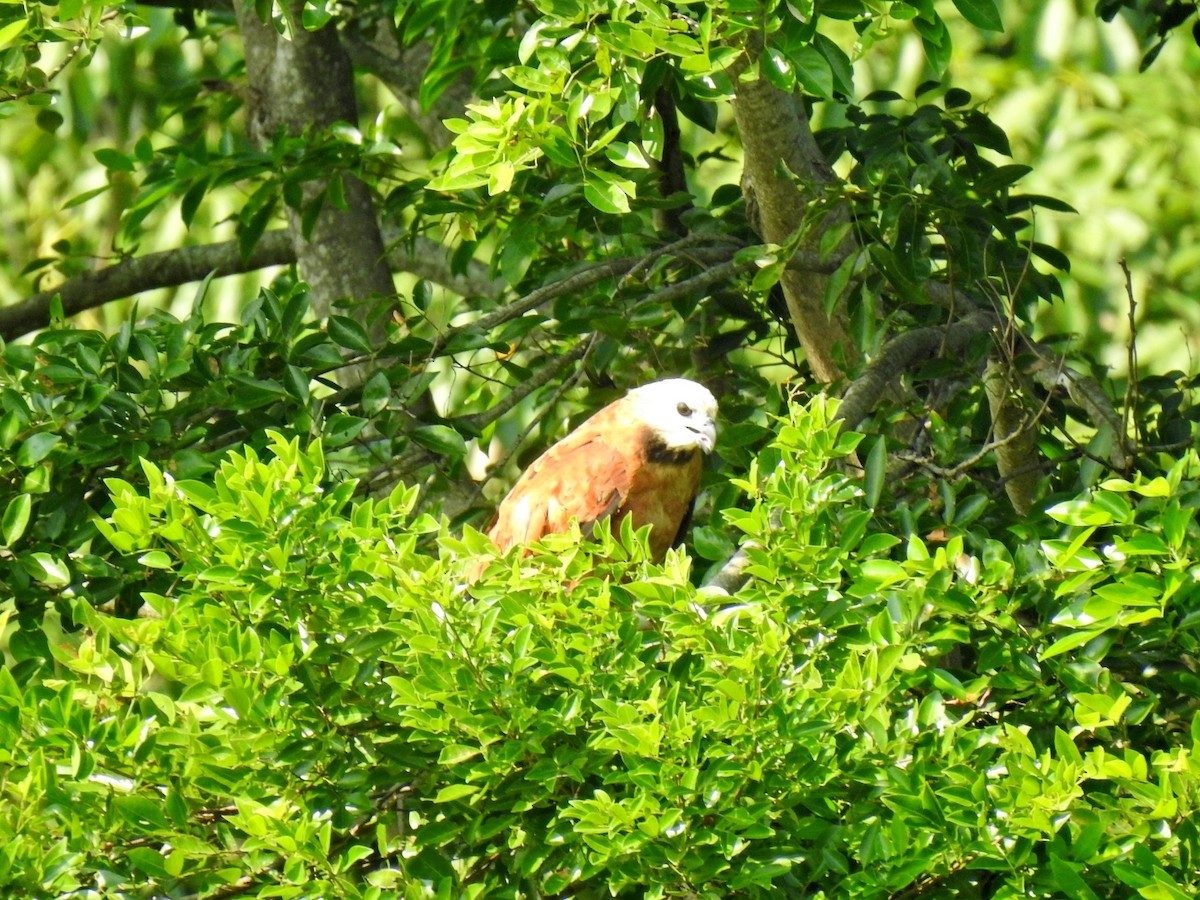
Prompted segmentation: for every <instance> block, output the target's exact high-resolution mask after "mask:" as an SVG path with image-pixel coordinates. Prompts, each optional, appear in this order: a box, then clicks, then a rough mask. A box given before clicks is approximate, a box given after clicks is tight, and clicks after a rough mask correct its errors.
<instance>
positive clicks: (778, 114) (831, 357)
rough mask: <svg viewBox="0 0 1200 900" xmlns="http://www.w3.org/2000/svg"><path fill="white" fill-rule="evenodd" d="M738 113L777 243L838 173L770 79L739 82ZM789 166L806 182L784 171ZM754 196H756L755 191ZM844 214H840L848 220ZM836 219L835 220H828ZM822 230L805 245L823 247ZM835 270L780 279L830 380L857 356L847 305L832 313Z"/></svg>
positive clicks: (752, 183)
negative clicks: (828, 292) (828, 296)
mask: <svg viewBox="0 0 1200 900" xmlns="http://www.w3.org/2000/svg"><path fill="white" fill-rule="evenodd" d="M733 113H734V118H735V119H736V120H737V126H738V132H739V133H740V135H741V139H742V151H743V153H744V155H745V159H744V161H743V165H744V170H743V173H744V174H743V180H742V183H743V187H746V186H747V185H748V186H749V188H750V189H751V190H752V191H753V199H754V201H755V203H756V204H757V209H758V228H759V234H760V236H761V237H762V239H763V240H764V241H766V242H767V243H771V244H784V243H787V242H788V240H789V239H790V238H791V237H792V235H794V234H795V233H796V231H797V229H799V228H800V226H801V224H802V223H803V221H804V217H805V214H806V212H807V211H808V209H809V206H810V205H811V204H812V202H813V201H814V200H815V199H816V198H817V195H818V194H819V192H820V189H821V187H822V186H824V185H828V184H833V183H834V182H835V181H836V179H837V176H836V175H835V174H834V172H833V170H832V169H831V168H830V167H829V164H828V163H827V162H826V161H825V159H824V158H823V157H822V156H821V152H820V150H819V149H818V147H817V143H816V140H815V139H814V137H813V133H812V129H811V127H810V126H809V122H808V116H807V114H806V113H805V111H804V108H803V107H802V106H801V104H800V103H799V102H798V101H797V98H795V97H793V96H791V95H789V94H785V93H784V92H783V91H780V90H779V89H778V88H775V87H773V86H772V85H770V84H768V83H767V82H766V81H764V80H762V79H758V80H755V81H748V82H742V83H739V84H738V88H737V96H736V97H734V100H733ZM781 166H783V167H785V168H786V169H787V170H788V171H789V172H791V173H792V174H793V175H794V176H796V178H798V179H799V180H800V181H801V182H803V183H805V184H807V185H809V186H810V187H809V189H807V190H802V189H801V188H800V187H799V186H798V185H797V184H796V183H795V181H794V180H792V179H790V178H788V177H786V176H784V175H783V174H782V173H781V171H780V167H781ZM748 199H749V198H748ZM843 220H844V219H843V218H842V217H841V216H837V217H836V219H835V220H834V221H843ZM830 224H833V222H831V221H829V219H827V220H826V221H825V222H824V223H822V225H823V226H824V227H828V226H829V225H830ZM819 242H820V229H819V228H815V229H813V233H811V234H810V235H809V236H808V237H806V238H805V240H804V242H803V243H802V245H801V248H800V249H801V250H806V251H810V252H811V251H815V250H816V248H817V245H818V243H819ZM828 281H829V279H828V276H825V275H821V274H817V273H799V272H795V271H790V270H789V271H785V272H784V274H783V276H782V277H781V278H780V284H781V285H782V287H783V292H784V296H785V297H786V298H787V306H788V312H789V314H790V316H791V320H792V326H793V327H794V328H795V329H796V335H797V337H799V339H800V344H801V346H802V347H803V348H804V353H805V356H806V357H807V359H808V362H809V365H811V366H812V369H813V373H814V374H815V375H816V377H817V378H818V379H819V380H820V381H822V382H824V383H826V384H828V383H829V382H832V381H836V380H837V379H838V378H840V377H841V376H842V375H843V374H845V367H846V366H847V365H849V364H851V363H852V362H853V361H854V359H855V357H856V356H857V349H856V348H855V347H854V345H853V344H852V342H851V341H850V337H849V332H848V330H847V326H846V321H845V312H844V310H843V309H842V307H841V305H840V304H839V305H838V307H837V308H835V309H834V313H833V316H832V317H830V316H828V315H826V314H825V287H826V285H827V284H828Z"/></svg>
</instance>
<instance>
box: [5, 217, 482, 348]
mask: <svg viewBox="0 0 1200 900" xmlns="http://www.w3.org/2000/svg"><path fill="white" fill-rule="evenodd" d="M392 240H393V241H394V243H393V245H392V247H391V249H390V250H388V252H387V256H386V259H387V263H388V265H389V266H390V267H391V268H392V269H393V270H394V271H396V272H407V273H409V274H411V275H416V276H417V277H418V278H425V279H427V280H429V281H431V282H433V283H434V284H436V285H439V286H440V287H443V288H445V289H446V290H448V291H450V292H451V293H454V294H457V295H459V296H460V297H485V298H487V299H491V300H495V299H498V298H499V297H500V296H502V295H503V293H504V289H505V284H504V282H503V281H502V280H500V279H498V278H492V277H491V276H490V275H489V274H488V271H487V267H486V266H484V265H483V264H481V263H475V262H473V263H471V264H470V266H469V267H468V269H467V272H466V273H465V274H461V275H460V274H457V273H455V272H454V271H452V269H451V266H450V257H451V256H452V254H453V250H452V249H451V248H449V247H447V246H445V245H444V244H439V243H438V242H437V241H433V240H430V239H429V238H425V237H415V238H413V237H407V236H405V237H400V236H396V237H394V238H393V239H392ZM295 261H296V251H295V248H294V247H293V246H292V240H291V236H290V235H289V234H288V232H287V231H286V230H285V229H277V230H275V231H268V232H266V233H265V234H264V235H263V236H262V237H261V238H259V241H258V243H257V244H255V245H254V249H253V250H251V251H250V255H249V256H246V257H243V256H242V255H241V253H240V252H239V251H238V243H237V241H222V242H220V243H216V244H203V245H200V246H194V247H179V248H176V249H174V250H164V251H162V252H160V253H148V254H146V255H145V256H138V257H134V258H131V259H126V260H122V261H121V262H119V263H116V264H115V265H112V266H107V267H106V268H103V269H97V270H96V271H93V272H84V273H82V274H80V275H75V276H73V277H72V278H68V279H67V280H66V281H64V282H63V283H62V284H60V285H58V286H57V287H55V288H53V289H52V290H48V291H41V292H40V293H37V294H33V295H32V296H30V297H27V298H26V299H24V300H22V301H21V302H19V303H14V304H13V305H11V306H4V307H0V338H3V339H4V340H6V341H11V340H13V339H15V338H18V337H21V336H22V335H25V334H29V333H30V332H32V331H37V330H38V329H39V328H45V327H46V326H47V325H49V324H50V306H51V304H52V302H53V300H54V298H55V297H61V298H62V306H63V314H64V315H66V316H68V317H69V316H73V315H77V314H79V313H81V312H84V311H85V310H89V309H95V308H96V307H98V306H103V305H104V304H105V303H110V302H112V301H113V300H123V299H126V298H128V297H133V296H135V295H137V294H140V293H142V292H144V291H153V290H158V289H160V288H174V287H179V286H180V285H183V284H188V283H190V282H194V281H201V280H202V279H204V278H206V277H208V275H210V274H212V273H216V275H217V276H218V277H222V276H226V275H244V274H246V273H247V272H253V271H256V270H258V269H266V268H270V267H271V266H287V265H291V264H292V263H294V262H295Z"/></svg>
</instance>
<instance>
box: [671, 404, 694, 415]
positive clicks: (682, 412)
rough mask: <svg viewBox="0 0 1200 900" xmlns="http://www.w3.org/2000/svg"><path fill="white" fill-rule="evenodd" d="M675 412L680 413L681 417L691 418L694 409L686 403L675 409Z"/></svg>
mask: <svg viewBox="0 0 1200 900" xmlns="http://www.w3.org/2000/svg"><path fill="white" fill-rule="evenodd" d="M675 411H676V412H677V413H679V414H680V415H681V416H690V415H691V414H692V408H691V407H690V406H688V405H687V404H686V403H680V404H679V405H678V406H676V407H675Z"/></svg>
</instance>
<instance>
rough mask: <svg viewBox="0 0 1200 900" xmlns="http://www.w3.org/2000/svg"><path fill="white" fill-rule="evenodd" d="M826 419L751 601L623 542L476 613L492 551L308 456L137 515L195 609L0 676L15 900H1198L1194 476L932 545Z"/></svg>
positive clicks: (1188, 469)
mask: <svg viewBox="0 0 1200 900" xmlns="http://www.w3.org/2000/svg"><path fill="white" fill-rule="evenodd" d="M832 412H833V407H832V404H829V403H826V402H824V401H822V400H820V399H818V400H816V401H814V402H813V403H811V404H810V405H809V407H808V408H807V409H804V408H797V409H795V410H794V412H793V414H792V415H791V417H790V418H789V420H788V421H786V422H784V423H781V427H780V429H779V436H778V439H777V440H776V442H775V444H774V446H773V447H772V448H771V449H770V450H769V451H767V452H766V453H764V454H763V456H762V457H761V458H760V459H759V461H758V462H757V463H756V464H755V465H754V466H752V467H751V469H750V473H749V475H748V477H747V478H746V479H745V480H744V481H743V482H742V486H743V488H744V489H745V490H746V491H747V492H748V494H749V495H750V496H751V497H752V498H753V499H754V503H753V505H752V506H751V507H750V508H748V509H746V510H745V511H743V512H740V513H739V512H730V513H729V518H730V521H731V523H732V524H733V525H734V526H736V528H737V529H739V530H740V531H742V532H744V533H746V534H747V535H749V536H751V537H754V538H756V539H757V540H758V541H760V542H761V544H762V547H761V548H760V549H758V550H756V551H754V553H753V560H752V568H753V571H754V573H755V575H756V578H755V580H754V582H752V584H751V585H750V586H749V587H748V588H746V589H745V590H743V591H742V592H741V593H739V594H738V595H737V596H735V597H728V596H723V595H720V594H714V593H712V592H707V591H704V590H700V591H698V590H697V589H696V588H694V587H692V586H691V584H690V583H689V580H688V577H687V575H688V567H687V563H686V558H685V557H684V556H683V555H682V554H674V555H672V556H671V557H670V558H669V559H668V560H667V562H666V563H665V564H664V565H663V566H655V565H651V564H649V563H647V562H645V560H644V553H645V549H644V536H643V535H634V534H631V533H629V530H628V529H626V533H625V534H624V535H623V536H622V539H621V540H620V541H616V540H614V539H613V538H612V537H609V536H607V535H601V536H599V537H598V540H599V543H598V544H593V545H588V544H583V545H580V543H579V536H578V535H574V536H571V535H566V536H559V537H555V538H552V539H549V540H547V542H546V544H545V546H544V547H543V548H541V549H539V550H538V551H537V552H535V553H534V555H533V556H531V557H525V558H508V559H506V560H503V561H500V562H497V563H495V564H493V565H492V566H490V568H489V570H488V572H487V573H486V576H485V578H484V579H483V580H482V581H481V582H479V583H478V584H477V585H475V586H474V587H473V588H471V589H470V590H469V591H468V589H466V588H465V586H464V585H463V583H462V572H463V570H464V568H465V564H466V563H467V562H468V561H469V560H471V559H474V558H476V557H477V556H478V555H479V554H480V553H486V552H488V551H487V547H486V543H485V542H483V541H482V540H481V539H480V537H479V536H478V535H477V534H476V533H475V532H473V531H468V532H467V534H466V535H464V536H463V537H461V538H459V537H455V536H453V535H452V534H451V533H450V532H448V531H447V530H446V529H445V527H444V526H439V524H438V523H437V522H436V521H434V520H433V519H431V518H429V517H427V516H421V515H415V516H414V514H413V511H412V510H413V505H414V503H415V501H416V496H417V495H416V493H415V492H414V491H409V490H397V491H396V492H394V493H393V494H392V495H391V496H390V497H388V498H383V499H377V500H371V501H364V502H361V503H355V502H353V501H352V500H351V498H352V495H353V491H354V484H353V482H352V481H341V482H333V481H331V480H330V479H329V475H328V472H327V470H326V463H325V461H324V457H323V454H322V452H321V449H320V446H319V444H312V445H311V446H309V447H308V449H304V448H303V447H302V446H301V444H300V443H299V441H297V440H295V439H293V440H286V439H284V438H282V437H279V436H275V437H272V438H270V439H269V449H268V450H267V452H265V453H263V454H258V453H255V452H254V451H251V450H245V451H242V452H237V453H231V454H229V455H228V456H226V457H225V458H224V460H223V461H222V462H221V463H220V464H219V466H218V467H217V468H216V470H215V472H214V473H213V476H212V480H211V482H202V481H196V480H192V479H176V478H174V477H172V476H171V475H170V474H169V473H168V472H166V471H164V470H162V469H161V468H159V467H157V466H155V465H153V464H151V463H143V465H142V470H143V475H144V482H145V484H146V487H145V488H144V489H138V488H135V487H133V486H132V485H131V484H130V483H129V482H127V481H123V480H120V479H110V480H109V481H108V482H107V484H106V488H107V490H108V491H109V492H111V496H112V501H113V504H114V508H113V512H112V514H111V516H109V517H108V518H107V520H106V521H105V522H103V523H101V524H100V525H99V527H100V529H101V532H102V533H103V535H104V536H105V538H106V539H107V540H108V541H109V542H111V543H112V544H114V545H115V546H116V547H117V548H119V549H120V550H121V551H122V552H123V553H126V554H128V555H129V556H130V557H134V558H136V559H138V560H139V561H140V564H141V565H143V566H145V567H147V568H148V569H153V570H155V571H156V572H162V573H167V574H169V576H170V580H169V586H168V587H167V588H165V589H162V590H148V591H146V592H145V593H144V598H145V600H146V604H147V607H148V609H149V610H150V611H152V612H151V614H150V615H149V616H143V617H141V618H137V619H121V618H115V617H112V616H108V615H105V614H102V613H99V612H97V611H96V610H95V609H94V608H93V607H92V605H91V604H90V603H88V602H87V600H86V599H85V598H84V597H82V596H80V597H77V598H75V599H73V600H72V601H71V602H70V603H69V608H70V612H71V615H72V617H73V618H74V620H75V621H76V623H77V624H78V625H79V626H82V627H81V628H77V629H73V630H69V631H64V630H61V629H59V630H57V631H55V633H54V635H53V637H52V640H50V642H49V643H50V646H51V649H52V652H53V662H52V663H50V664H48V665H47V666H45V667H43V668H42V669H40V670H37V671H34V670H31V669H29V668H28V667H26V668H23V669H17V670H9V669H7V668H6V669H4V670H3V671H0V747H3V748H4V750H3V753H4V754H5V766H6V774H5V777H4V780H3V782H0V791H2V792H3V795H4V796H3V803H0V848H2V849H0V884H3V885H5V890H6V891H7V892H10V893H11V892H13V891H17V892H20V891H25V892H29V893H34V894H42V895H45V894H49V895H61V894H65V893H67V892H70V891H75V890H79V889H85V888H91V889H95V890H99V891H101V892H102V894H103V895H105V896H146V895H150V894H153V895H155V896H169V897H184V896H206V895H210V894H215V893H218V892H220V891H222V890H223V889H229V886H230V885H233V884H235V883H238V884H239V885H240V887H239V892H240V893H242V894H243V895H246V896H261V897H266V896H276V897H278V896H287V897H380V896H394V895H400V896H413V897H417V896H428V895H439V896H488V897H491V896H532V895H538V894H540V895H543V896H550V895H579V894H580V893H581V892H582V893H586V894H593V893H594V894H597V895H598V894H602V893H608V892H610V891H611V892H613V893H615V894H618V895H623V896H712V897H726V896H764V897H765V896H784V895H795V896H801V895H803V896H828V897H856V896H861V897H891V896H895V895H896V894H897V893H898V892H902V891H905V890H914V891H925V892H932V893H935V894H937V895H938V896H977V895H979V893H980V892H986V893H987V895H989V896H995V897H1018V896H1029V895H1033V896H1052V895H1053V896H1068V897H1080V898H1082V897H1092V896H1097V897H1127V896H1130V895H1131V894H1132V893H1134V892H1137V893H1139V894H1140V895H1141V896H1144V897H1186V896H1191V895H1192V894H1193V893H1194V891H1195V890H1196V889H1197V888H1198V887H1200V885H1198V884H1197V882H1196V878H1195V872H1196V867H1195V859H1196V856H1195V854H1196V852H1197V849H1198V842H1200V836H1198V835H1197V833H1196V827H1195V825H1194V819H1195V811H1196V805H1197V802H1200V759H1197V757H1196V743H1197V740H1198V739H1200V735H1198V734H1197V733H1196V731H1197V728H1196V727H1195V726H1194V725H1193V722H1194V721H1196V718H1195V711H1196V700H1195V697H1196V696H1197V692H1196V691H1195V690H1194V685H1193V684H1192V683H1191V681H1194V676H1191V675H1190V674H1188V673H1183V672H1181V671H1180V669H1181V667H1180V666H1179V665H1178V660H1179V659H1180V658H1188V657H1189V656H1190V654H1192V653H1194V652H1195V647H1194V644H1195V623H1196V622H1197V621H1198V620H1200V614H1198V613H1197V608H1198V606H1197V590H1196V587H1195V579H1194V578H1193V577H1192V570H1193V569H1194V568H1195V567H1196V562H1197V561H1196V559H1195V555H1194V547H1195V545H1196V533H1195V526H1194V523H1193V522H1192V513H1193V511H1194V504H1193V500H1192V498H1193V497H1194V491H1195V487H1194V484H1193V482H1192V481H1191V480H1190V479H1192V478H1194V476H1195V475H1196V474H1197V471H1198V468H1197V467H1198V463H1197V460H1196V459H1195V457H1194V456H1193V457H1189V458H1188V459H1186V460H1184V461H1183V462H1181V463H1180V464H1179V465H1178V466H1177V467H1176V468H1175V469H1174V470H1173V471H1172V472H1171V474H1170V475H1169V476H1167V477H1165V478H1159V479H1152V480H1142V481H1137V482H1110V483H1108V484H1106V485H1104V486H1103V487H1102V488H1100V489H1099V490H1098V491H1097V492H1096V493H1095V494H1093V495H1091V496H1090V497H1087V498H1084V499H1082V500H1080V501H1077V502H1073V503H1065V504H1062V505H1060V506H1059V507H1056V508H1055V509H1054V510H1052V511H1051V512H1052V515H1053V516H1054V517H1055V518H1056V519H1058V520H1060V521H1063V522H1065V523H1067V524H1066V527H1067V529H1068V530H1067V531H1064V532H1063V533H1062V534H1061V536H1059V537H1056V538H1055V539H1054V540H1048V541H1046V542H1045V543H1041V542H1039V541H1037V540H1028V539H1020V538H1015V537H1013V536H1012V535H1011V534H1010V535H1009V536H1008V537H1007V538H1006V539H1004V540H1000V539H992V540H985V541H982V542H979V541H977V540H975V539H974V538H972V537H970V536H967V537H964V536H963V535H962V534H951V535H948V536H946V535H943V536H942V537H941V538H939V539H940V540H943V541H944V543H942V544H940V545H935V544H934V543H933V542H932V541H933V539H932V538H930V539H927V540H922V539H921V538H920V537H918V536H917V535H915V534H910V535H907V536H906V537H904V538H902V537H900V536H898V535H896V534H893V533H892V532H891V531H890V530H889V523H888V517H887V515H886V514H885V513H883V512H881V511H875V512H872V510H871V509H870V508H869V507H868V506H867V503H866V499H867V498H866V497H864V495H863V493H862V491H861V490H860V488H859V485H858V483H857V482H855V481H852V480H850V479H848V478H847V477H846V476H845V475H843V474H841V473H840V472H839V471H838V468H837V463H836V460H837V459H838V458H839V457H841V456H843V455H844V454H846V453H847V452H849V451H850V450H851V449H852V448H853V447H854V445H855V444H856V443H857V437H856V436H854V435H844V436H841V437H837V433H836V428H835V427H834V426H833V424H832V423H831V418H830V417H831V414H832ZM773 515H775V516H777V519H778V521H777V522H776V523H775V524H774V525H772V523H771V521H770V520H771V518H772V516H773ZM1100 530H1102V531H1100ZM998 536H1000V537H1004V533H1003V532H998ZM1101 607H1103V609H1101ZM7 611H8V612H7V614H11V612H12V605H11V603H10V604H9V605H8V607H7ZM1085 617H1086V618H1085ZM54 621H56V620H55V619H53V618H51V619H49V620H48V623H47V625H46V628H47V629H48V630H49V629H50V628H52V627H53V626H52V625H51V624H50V623H51V622H54ZM1072 640H1073V641H1074V646H1071V647H1067V646H1064V641H1072ZM1146 659H1151V660H1152V661H1153V665H1146V663H1145V660H1146ZM1135 661H1136V662H1135Z"/></svg>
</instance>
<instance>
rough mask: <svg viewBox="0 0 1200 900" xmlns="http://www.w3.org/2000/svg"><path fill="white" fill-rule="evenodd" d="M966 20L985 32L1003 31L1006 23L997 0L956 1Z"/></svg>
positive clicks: (956, 5) (955, 3)
mask: <svg viewBox="0 0 1200 900" xmlns="http://www.w3.org/2000/svg"><path fill="white" fill-rule="evenodd" d="M954 6H955V7H956V8H957V9H958V11H959V12H960V13H962V16H963V18H964V19H966V20H967V21H968V22H970V23H971V24H972V25H974V26H975V27H976V28H982V29H983V30H985V31H1003V30H1004V22H1003V20H1002V19H1001V18H1000V9H999V7H998V6H997V5H996V0H954Z"/></svg>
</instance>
